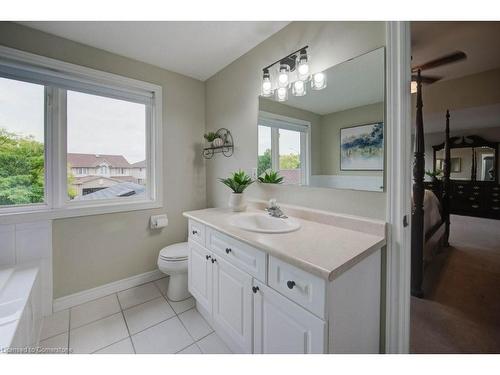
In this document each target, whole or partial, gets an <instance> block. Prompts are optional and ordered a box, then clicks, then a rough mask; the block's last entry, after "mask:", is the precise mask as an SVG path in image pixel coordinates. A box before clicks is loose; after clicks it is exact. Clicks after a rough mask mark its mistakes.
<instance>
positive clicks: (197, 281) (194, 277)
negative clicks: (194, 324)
mask: <svg viewBox="0 0 500 375" xmlns="http://www.w3.org/2000/svg"><path fill="white" fill-rule="evenodd" d="M211 259H212V253H210V252H209V251H208V250H207V249H205V248H204V247H203V246H200V245H198V244H197V243H196V242H194V241H192V240H189V258H188V289H189V292H190V293H191V294H192V295H193V297H194V298H195V299H196V302H197V303H198V304H200V305H201V306H202V307H203V308H204V309H205V310H206V311H207V312H208V313H212V263H211Z"/></svg>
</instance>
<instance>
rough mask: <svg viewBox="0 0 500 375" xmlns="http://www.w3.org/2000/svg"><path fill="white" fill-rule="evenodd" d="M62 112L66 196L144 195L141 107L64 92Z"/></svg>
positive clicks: (109, 99) (143, 130) (88, 198)
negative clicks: (65, 134) (65, 138)
mask: <svg viewBox="0 0 500 375" xmlns="http://www.w3.org/2000/svg"><path fill="white" fill-rule="evenodd" d="M67 116H68V122H67V132H68V146H67V147H68V154H67V162H68V176H69V178H68V183H69V184H68V196H69V198H70V199H74V200H90V199H110V198H117V197H128V196H143V195H144V194H145V188H146V106H145V105H144V104H138V103H132V102H128V101H123V100H118V99H112V98H107V97H103V96H97V95H91V94H85V93H81V92H76V91H68V92H67Z"/></svg>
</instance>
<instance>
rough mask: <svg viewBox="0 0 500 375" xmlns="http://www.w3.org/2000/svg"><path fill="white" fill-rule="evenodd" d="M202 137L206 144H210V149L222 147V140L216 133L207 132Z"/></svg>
mask: <svg viewBox="0 0 500 375" xmlns="http://www.w3.org/2000/svg"><path fill="white" fill-rule="evenodd" d="M203 137H204V138H205V139H206V141H207V142H208V143H210V145H211V146H212V147H222V145H223V144H224V140H222V139H221V138H220V136H219V135H218V134H217V133H214V132H208V133H205V134H204V135H203Z"/></svg>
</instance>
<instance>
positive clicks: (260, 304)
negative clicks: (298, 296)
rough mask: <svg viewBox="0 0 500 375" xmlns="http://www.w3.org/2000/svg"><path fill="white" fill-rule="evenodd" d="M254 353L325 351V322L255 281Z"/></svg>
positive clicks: (308, 352) (309, 352)
mask: <svg viewBox="0 0 500 375" xmlns="http://www.w3.org/2000/svg"><path fill="white" fill-rule="evenodd" d="M254 290H255V294H254V309H253V311H254V353H274V354H278V353H283V354H311V353H325V350H326V347H327V346H326V322H325V321H324V320H321V319H319V318H317V317H316V316H314V315H313V314H311V313H309V312H307V311H306V310H304V309H303V308H301V307H300V306H298V305H296V304H295V303H294V302H292V301H290V300H289V299H287V298H285V297H283V296H282V295H281V294H279V293H278V292H276V291H275V290H273V289H271V288H269V287H267V286H265V285H264V284H262V283H259V282H258V281H255V282H254Z"/></svg>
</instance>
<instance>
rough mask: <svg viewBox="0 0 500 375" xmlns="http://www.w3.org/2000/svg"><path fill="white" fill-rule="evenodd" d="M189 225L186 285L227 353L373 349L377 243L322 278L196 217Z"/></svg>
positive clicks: (377, 306)
mask: <svg viewBox="0 0 500 375" xmlns="http://www.w3.org/2000/svg"><path fill="white" fill-rule="evenodd" d="M189 229H190V232H189V260H188V265H189V269H188V280H189V291H190V292H191V294H192V295H193V297H194V298H195V299H196V303H197V307H198V310H199V311H200V313H201V314H202V315H203V316H204V317H205V318H206V319H207V321H209V322H210V323H211V324H212V326H213V327H214V329H215V331H216V332H217V334H218V335H219V336H220V337H221V338H222V339H223V340H224V341H225V342H226V344H227V345H228V346H229V347H230V348H231V350H232V351H233V352H236V353H304V354H307V353H316V354H321V353H338V352H348V353H378V351H379V344H378V341H379V334H380V327H379V326H380V249H379V250H378V251H376V252H375V253H372V254H371V255H369V256H368V257H367V258H366V259H364V260H361V261H360V262H358V264H356V265H354V266H353V267H351V269H349V270H347V271H345V272H344V273H342V274H341V275H340V276H339V277H338V278H336V279H335V280H333V281H328V280H326V279H324V278H321V277H319V276H316V275H313V274H311V273H309V272H307V271H305V270H303V269H301V268H298V267H296V266H293V265H291V264H289V263H287V262H286V261H283V260H281V259H278V258H276V257H274V256H272V255H269V254H267V253H266V252H264V251H262V250H260V249H258V248H255V247H253V246H250V245H248V244H246V243H243V242H241V241H238V240H236V239H234V238H233V237H230V236H228V235H226V234H225V233H221V232H220V231H217V230H215V229H212V228H211V227H209V226H205V225H204V224H201V223H199V222H196V221H195V220H192V219H190V224H189ZM203 241H204V242H203Z"/></svg>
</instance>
